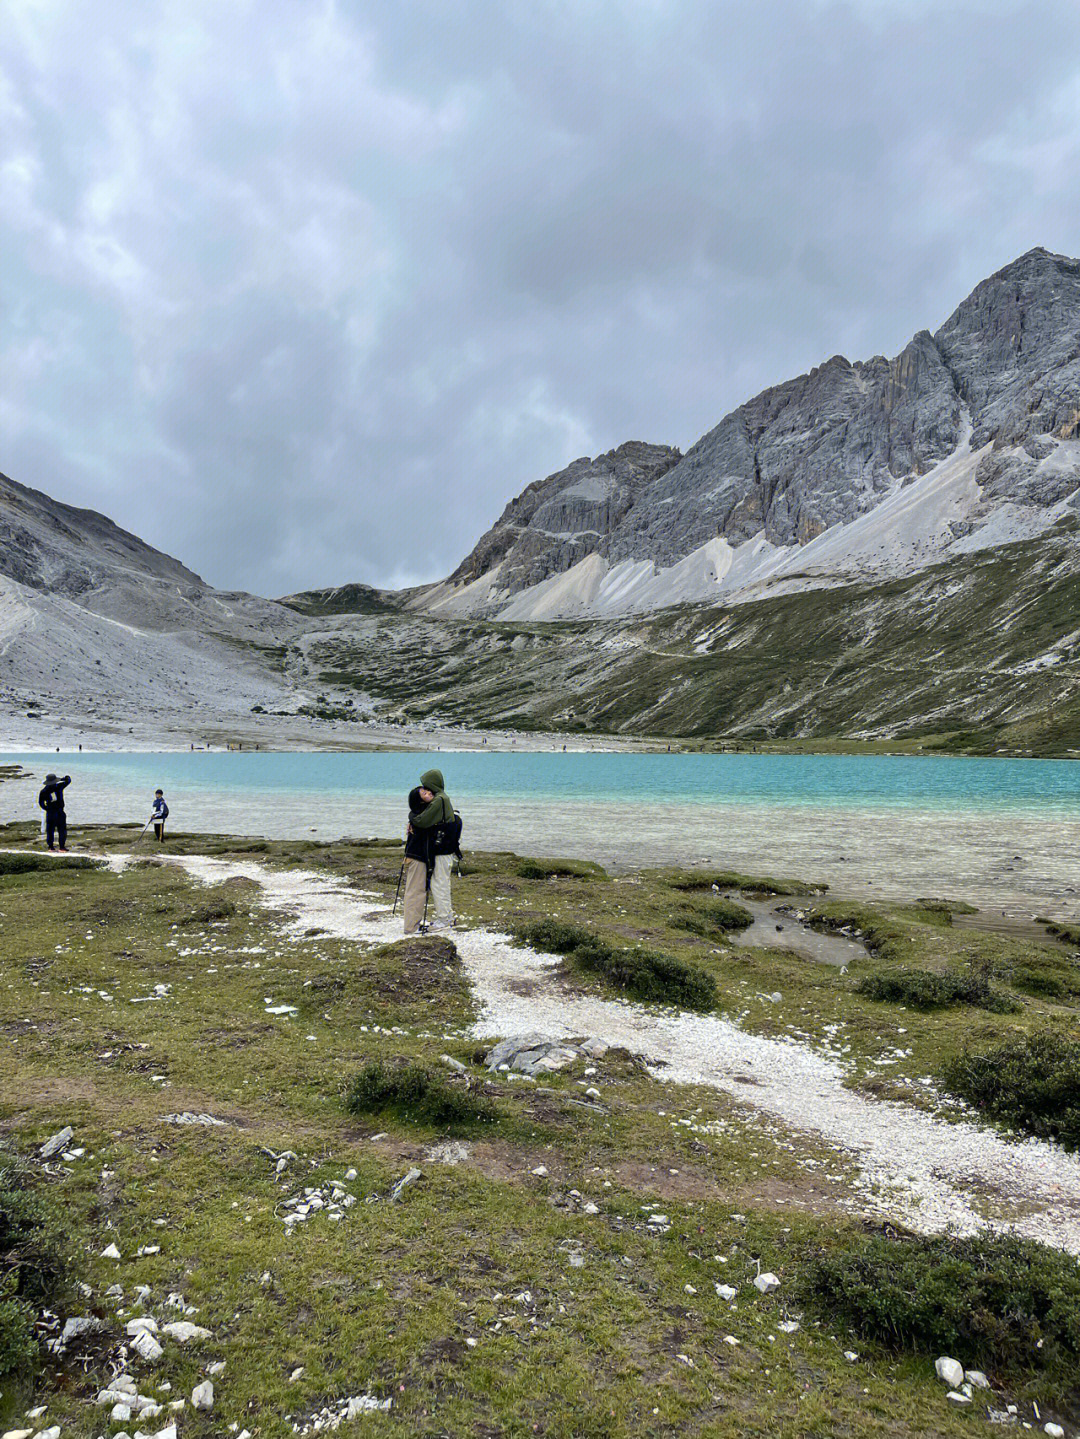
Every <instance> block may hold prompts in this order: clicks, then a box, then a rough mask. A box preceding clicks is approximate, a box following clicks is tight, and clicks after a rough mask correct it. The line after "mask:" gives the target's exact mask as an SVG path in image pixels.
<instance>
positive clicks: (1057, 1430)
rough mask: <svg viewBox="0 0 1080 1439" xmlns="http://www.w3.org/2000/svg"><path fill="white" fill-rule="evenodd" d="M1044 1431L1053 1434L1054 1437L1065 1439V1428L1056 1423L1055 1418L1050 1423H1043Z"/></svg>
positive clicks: (1055, 1438) (1053, 1438) (1054, 1438)
mask: <svg viewBox="0 0 1080 1439" xmlns="http://www.w3.org/2000/svg"><path fill="white" fill-rule="evenodd" d="M1043 1433H1044V1434H1049V1435H1051V1436H1052V1439H1065V1430H1064V1429H1062V1427H1061V1425H1060V1424H1055V1423H1054V1421H1053V1420H1051V1421H1050V1422H1049V1424H1044V1425H1043Z"/></svg>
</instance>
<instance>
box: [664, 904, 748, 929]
mask: <svg viewBox="0 0 1080 1439" xmlns="http://www.w3.org/2000/svg"><path fill="white" fill-rule="evenodd" d="M672 918H673V919H674V920H675V922H676V923H677V924H678V926H679V928H680V929H687V930H689V931H690V933H691V934H700V935H703V936H704V937H705V938H706V939H710V938H712V937H713V936H715V935H723V934H735V933H737V932H738V931H739V930H740V929H749V927H750V926H751V925H752V924H753V922H754V916H753V915H752V914H751V913H750V911H749V910H748V909H747V908H746V907H745V906H744V905H741V904H736V902H735V901H734V900H733V899H724V898H723V897H717V898H714V899H709V900H705V901H703V902H701V903H699V904H696V905H693V906H691V905H684V906H683V907H682V908H681V909H679V910H677V911H676V912H675V913H674V914H673V915H672Z"/></svg>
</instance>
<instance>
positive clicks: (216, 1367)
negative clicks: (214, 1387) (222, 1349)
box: [206, 1359, 225, 1378]
mask: <svg viewBox="0 0 1080 1439" xmlns="http://www.w3.org/2000/svg"><path fill="white" fill-rule="evenodd" d="M206 1372H207V1374H209V1375H211V1377H213V1378H216V1377H217V1376H218V1375H219V1374H224V1373H225V1361H224V1359H217V1360H215V1362H214V1363H213V1364H208V1365H207V1366H206Z"/></svg>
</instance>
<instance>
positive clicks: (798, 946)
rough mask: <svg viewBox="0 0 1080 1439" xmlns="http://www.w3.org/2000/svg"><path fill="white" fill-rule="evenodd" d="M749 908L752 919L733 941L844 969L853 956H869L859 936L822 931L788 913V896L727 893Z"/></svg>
mask: <svg viewBox="0 0 1080 1439" xmlns="http://www.w3.org/2000/svg"><path fill="white" fill-rule="evenodd" d="M727 897H728V898H729V899H732V900H734V901H735V903H736V904H741V905H742V907H743V908H744V909H748V910H749V911H750V913H751V914H752V915H753V916H754V922H753V924H752V925H750V926H749V927H748V928H747V929H743V930H740V931H739V932H738V933H737V934H733V935H732V936H731V938H732V939H733V940H734V942H735V943H736V944H741V945H746V946H753V947H755V948H758V949H784V950H789V951H790V952H791V953H793V954H800V955H802V956H803V957H804V958H806V959H812V960H814V961H815V962H816V963H818V964H832V965H835V966H836V968H838V969H846V968H847V966H848V965H849V964H851V963H852V961H853V960H856V959H869V958H870V951H869V950H868V949H867V948H866V946H865V945H863V944H860V943H859V942H858V940H855V939H847V938H845V936H844V935H842V934H821V933H819V932H818V931H817V930H816V929H811V928H810V926H809V925H807V924H803V923H802V922H801V921H800V920H799V919H797V918H796V917H795V915H794V914H792V913H791V902H790V900H782V899H774V900H762V899H747V898H746V896H745V895H743V894H732V895H728V896H727Z"/></svg>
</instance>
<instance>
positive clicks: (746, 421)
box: [435, 248, 1080, 612]
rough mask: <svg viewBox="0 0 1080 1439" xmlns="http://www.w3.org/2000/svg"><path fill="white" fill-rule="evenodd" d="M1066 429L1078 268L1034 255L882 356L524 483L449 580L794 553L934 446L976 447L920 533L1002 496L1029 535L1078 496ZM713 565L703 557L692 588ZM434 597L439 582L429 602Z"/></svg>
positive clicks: (1075, 436) (959, 528)
mask: <svg viewBox="0 0 1080 1439" xmlns="http://www.w3.org/2000/svg"><path fill="white" fill-rule="evenodd" d="M1078 440H1080V261H1078V260H1074V259H1070V258H1068V257H1067V256H1064V255H1055V254H1052V253H1051V252H1049V251H1048V250H1045V249H1042V248H1036V249H1033V250H1029V251H1028V252H1027V253H1026V254H1024V255H1021V256H1020V257H1019V258H1018V259H1016V260H1014V261H1013V262H1012V263H1011V264H1009V265H1006V266H1005V267H1004V268H1003V269H1001V270H999V271H997V272H996V274H993V275H991V276H989V277H988V278H987V279H986V280H983V281H982V282H981V284H979V285H977V286H976V287H975V289H974V290H973V291H972V292H971V294H970V295H969V296H968V297H967V299H965V300H964V301H963V302H962V304H960V305H959V306H958V307H957V309H956V310H955V311H954V313H953V314H952V315H951V316H950V317H949V318H948V319H947V320H946V321H945V323H944V324H943V325H942V326H941V327H940V329H938V330H937V331H936V332H934V333H931V332H930V331H929V330H926V329H921V330H918V331H917V332H916V333H915V335H914V336H913V337H912V339H911V340H910V341H909V342H908V344H907V345H905V347H904V348H903V350H902V351H901V352H900V353H899V354H898V355H896V356H895V357H894V358H892V359H887V358H886V357H884V356H882V355H876V356H874V357H873V358H872V359H870V360H866V361H855V362H852V361H850V360H848V359H847V358H846V357H845V356H843V355H833V356H832V357H831V358H830V359H828V360H826V361H825V362H824V363H823V364H821V365H818V366H816V367H815V368H814V369H812V370H810V371H809V372H808V373H807V374H805V375H799V376H796V377H795V378H794V379H791V380H787V381H785V382H784V383H782V384H779V385H775V386H773V387H771V388H770V389H767V390H764V391H762V393H761V394H759V395H757V396H755V397H754V398H753V399H751V400H748V401H747V402H746V403H745V404H743V405H740V406H739V407H738V408H737V409H736V410H733V411H732V412H731V413H730V414H729V415H727V416H726V417H725V418H724V419H723V420H721V421H720V423H719V424H718V425H717V426H716V427H715V429H713V430H710V431H709V433H708V434H706V435H704V436H703V437H702V438H701V439H700V440H698V441H697V443H696V444H694V445H693V446H691V448H690V449H689V450H688V451H687V453H686V454H685V455H680V454H679V452H678V451H677V450H673V449H670V448H668V447H666V446H656V445H646V444H641V443H636V442H635V443H634V444H630V445H622V446H620V447H619V448H618V449H615V450H611V451H609V452H608V453H607V454H605V455H600V456H597V458H595V459H580V460H575V461H574V463H573V464H571V465H569V466H567V468H566V469H565V470H561V471H560V472H559V473H558V474H555V475H549V476H548V477H547V478H546V479H544V480H540V481H537V482H536V483H535V484H533V485H530V486H529V487H528V489H526V490H525V491H524V492H523V493H522V494H521V495H519V496H518V498H517V499H516V500H513V501H511V503H510V504H509V505H507V507H506V509H505V510H504V512H503V514H502V516H501V517H500V519H499V521H498V523H497V524H496V525H495V527H494V528H493V529H492V530H490V531H489V532H488V534H486V535H485V536H484V537H483V539H481V541H480V543H479V544H478V545H477V546H476V548H475V549H474V550H473V551H472V553H471V554H470V555H469V556H468V558H467V559H466V560H465V561H464V562H463V563H462V564H461V565H460V566H459V567H458V569H457V570H456V571H455V572H454V574H453V575H452V576H451V579H450V581H449V582H448V584H449V586H450V587H451V588H460V587H462V586H463V585H465V584H468V583H470V582H474V581H478V580H481V579H483V578H486V579H487V580H488V581H489V583H488V585H487V587H486V589H485V590H484V593H485V595H486V596H487V598H485V599H484V600H483V601H482V603H483V604H485V605H497V604H501V603H504V602H505V600H506V597H507V596H508V595H515V594H517V593H518V592H520V591H521V590H523V589H528V588H530V587H532V586H536V585H539V584H541V583H542V582H544V581H545V580H548V579H550V578H551V577H552V576H556V575H560V574H563V573H565V572H566V571H568V570H570V569H571V568H573V567H575V566H577V565H578V564H579V563H580V562H581V561H582V560H583V559H585V558H587V557H589V556H593V555H595V556H598V557H599V559H600V560H602V561H603V565H604V566H606V567H607V568H609V569H610V568H611V567H612V566H617V565H619V564H620V563H622V562H629V561H634V562H636V563H637V564H638V566H639V567H640V565H641V563H642V562H645V563H646V564H647V565H651V566H652V567H653V568H654V569H657V570H665V569H668V568H670V567H672V566H674V565H676V564H678V563H680V562H681V561H682V560H683V559H684V558H686V557H688V556H690V555H691V554H694V553H697V552H698V551H700V550H701V549H702V547H703V546H705V545H706V543H707V542H708V541H710V540H713V539H721V540H724V541H726V542H727V544H728V545H729V546H731V547H738V546H740V545H742V544H743V543H745V542H748V541H755V540H760V541H763V542H764V543H765V545H766V546H768V547H769V553H772V552H774V551H775V550H778V549H790V548H792V547H796V548H797V547H801V546H805V545H807V544H809V543H810V542H811V541H813V540H815V539H816V538H817V537H818V536H820V535H822V534H823V533H824V532H826V531H829V530H832V529H834V527H836V526H840V525H847V524H850V523H851V522H853V521H855V520H857V519H859V518H861V517H864V516H867V515H869V514H870V513H871V512H872V511H874V510H875V509H876V508H877V507H878V506H879V505H880V504H882V503H883V502H884V501H885V500H886V499H887V498H889V497H894V496H895V495H896V494H897V492H898V490H899V489H902V488H904V487H905V486H907V485H909V484H911V483H913V482H914V481H916V480H918V479H919V478H920V477H922V476H924V475H926V474H927V473H928V472H929V471H931V470H933V469H934V468H935V467H936V466H939V465H940V464H942V462H943V461H945V460H946V459H947V458H948V457H950V456H953V455H959V454H961V453H964V454H967V453H968V452H969V450H970V451H971V452H976V451H979V450H984V448H985V447H986V446H991V449H990V450H989V451H988V452H986V453H984V454H983V455H982V456H981V458H980V461H979V466H978V471H977V476H975V477H976V478H977V482H978V487H979V488H973V487H971V486H970V485H969V486H968V489H967V490H964V491H963V495H964V496H965V498H962V499H961V498H960V494H961V490H962V489H963V485H962V484H961V481H960V480H959V479H957V480H956V482H955V483H956V485H957V486H958V487H959V488H958V489H957V496H958V498H957V500H956V503H955V505H954V506H953V511H952V513H953V514H954V518H953V519H951V520H950V521H949V523H948V524H947V525H946V524H945V522H944V520H943V521H942V525H943V526H944V528H941V527H939V530H938V531H937V532H936V534H937V538H936V539H935V541H934V544H935V545H936V544H938V543H939V541H940V538H941V535H942V534H944V535H946V536H950V535H951V537H952V538H953V539H955V538H957V537H959V536H961V534H962V533H963V532H966V530H970V529H972V528H973V527H974V525H975V523H976V521H978V520H981V519H982V518H984V517H985V515H986V514H987V513H988V511H989V510H990V509H991V508H993V507H994V506H1000V505H1010V506H1012V507H1013V509H1011V510H1010V511H1009V521H1008V523H1009V525H1012V526H1013V527H1014V528H1015V526H1016V525H1017V524H1019V525H1020V528H1021V530H1023V531H1024V532H1025V533H1027V532H1032V526H1034V527H1035V528H1036V529H1037V528H1038V526H1039V524H1040V522H1042V523H1052V520H1045V521H1040V519H1039V516H1040V515H1047V514H1049V511H1050V510H1051V509H1052V508H1053V506H1055V505H1057V504H1058V503H1059V502H1061V501H1062V500H1064V499H1065V498H1067V497H1068V496H1069V495H1071V494H1072V493H1073V492H1074V491H1077V490H1078V489H1080V447H1077V449H1076V450H1074V449H1073V448H1071V445H1072V442H1075V441H1078ZM973 464H974V462H973ZM973 475H974V471H973ZM964 483H967V482H966V481H964ZM1017 507H1020V509H1019V510H1018V509H1017ZM1021 511H1022V513H1021ZM950 527H951V528H950ZM1025 527H1026V528H1025ZM991 528H992V527H991ZM1007 530H1008V527H1006V532H1007ZM1003 533H1004V532H1003ZM888 548H889V546H888V540H887V537H886V538H883V539H882V541H881V545H880V549H881V552H882V553H883V554H885V553H887V552H888ZM933 551H934V545H929V546H923V547H922V548H921V549H920V546H919V545H918V544H916V545H915V546H914V548H913V549H912V548H911V547H909V549H908V551H907V552H908V553H925V554H926V555H927V556H930V555H931V553H932V552H933ZM923 562H924V563H926V562H928V560H927V559H924V561H923ZM602 568H603V566H602ZM713 570H715V565H713ZM590 573H591V572H590ZM620 573H622V572H620ZM709 573H710V571H709V569H708V565H704V566H703V576H704V578H703V579H702V581H701V584H702V585H705V584H707V581H708V574H709ZM740 573H741V571H740ZM717 582H718V581H717ZM589 583H590V584H591V583H592V581H589ZM446 590H447V587H446V586H440V587H437V593H436V595H435V599H436V602H437V603H438V604H439V605H440V606H442V605H445V604H446V603H447V593H446ZM477 593H479V591H477ZM575 593H576V592H575ZM627 593H629V592H628V591H627ZM650 593H653V591H650ZM468 602H469V603H472V600H471V599H470V600H469V601H468ZM573 603H574V604H577V605H581V604H583V603H586V604H587V603H590V601H587V600H582V599H581V597H580V595H578V597H577V598H576V599H575V600H574V601H573ZM570 612H578V611H576V610H571V611H570Z"/></svg>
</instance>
